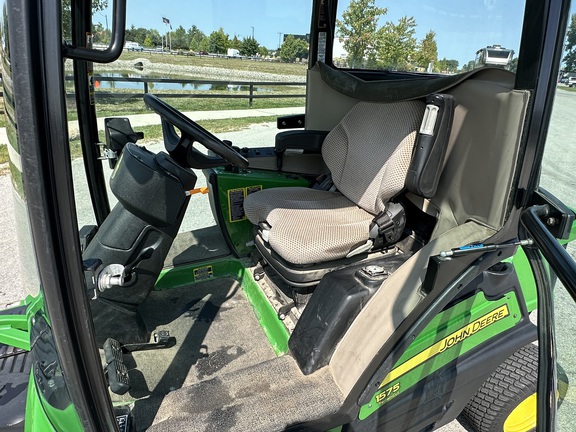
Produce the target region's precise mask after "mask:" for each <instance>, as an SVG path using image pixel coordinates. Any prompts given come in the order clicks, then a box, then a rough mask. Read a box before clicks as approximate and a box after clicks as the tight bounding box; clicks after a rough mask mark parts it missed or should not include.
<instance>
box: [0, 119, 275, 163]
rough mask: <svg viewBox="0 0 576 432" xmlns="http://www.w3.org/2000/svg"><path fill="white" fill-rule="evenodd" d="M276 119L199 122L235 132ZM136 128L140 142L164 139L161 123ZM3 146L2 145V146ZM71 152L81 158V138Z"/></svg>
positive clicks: (215, 131) (72, 143) (215, 129)
mask: <svg viewBox="0 0 576 432" xmlns="http://www.w3.org/2000/svg"><path fill="white" fill-rule="evenodd" d="M274 121H276V116H269V117H244V118H234V119H223V120H201V121H198V122H197V123H198V124H199V125H200V126H202V127H204V128H205V129H207V130H209V131H210V132H212V133H213V134H219V133H223V132H234V131H239V130H242V129H246V128H248V127H250V126H251V125H253V124H259V123H269V122H274ZM136 130H137V131H138V132H144V139H143V140H141V141H138V144H145V143H147V142H158V141H160V140H161V139H162V126H161V125H150V126H142V127H137V128H136ZM1 147H2V146H0V148H1ZM70 153H71V156H72V159H75V158H79V157H81V156H82V148H81V145H80V140H78V139H77V140H73V141H70ZM0 155H1V152H0ZM0 163H1V162H0Z"/></svg>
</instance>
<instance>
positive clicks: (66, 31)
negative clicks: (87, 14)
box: [62, 0, 108, 40]
mask: <svg viewBox="0 0 576 432" xmlns="http://www.w3.org/2000/svg"><path fill="white" fill-rule="evenodd" d="M71 3H72V0H62V37H63V38H64V39H65V40H72V6H71ZM107 7H108V0H92V15H94V14H95V13H96V12H100V11H102V10H104V9H106V8H107Z"/></svg>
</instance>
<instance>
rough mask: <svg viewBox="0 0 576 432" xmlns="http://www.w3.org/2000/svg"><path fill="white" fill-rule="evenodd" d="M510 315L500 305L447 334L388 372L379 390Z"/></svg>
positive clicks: (505, 306)
mask: <svg viewBox="0 0 576 432" xmlns="http://www.w3.org/2000/svg"><path fill="white" fill-rule="evenodd" d="M508 315H510V312H509V311H508V306H507V305H502V306H500V307H499V308H496V309H494V310H493V311H491V312H488V313H487V314H486V315H483V316H481V317H480V318H478V319H477V320H475V321H473V322H471V323H470V324H467V325H465V326H464V327H462V328H460V329H458V330H456V331H455V332H454V333H451V334H449V335H448V336H446V337H445V338H443V339H441V340H439V341H438V342H436V343H435V344H434V345H432V346H430V347H428V348H426V349H425V350H424V351H422V352H420V353H419V354H417V355H415V356H414V357H412V358H411V359H410V360H408V361H406V362H405V363H402V364H401V365H400V366H398V367H397V368H396V369H393V370H391V371H390V373H389V374H388V375H387V376H386V378H384V381H382V384H380V387H378V388H379V389H381V388H382V387H384V386H385V385H387V384H389V383H390V382H392V381H394V380H397V379H398V378H399V377H400V376H402V375H404V374H406V373H408V372H410V371H411V370H412V369H414V368H416V367H418V366H420V365H421V364H422V363H424V362H425V361H427V360H429V359H431V358H432V357H434V356H437V355H438V354H440V353H443V352H444V351H446V350H447V349H450V348H452V347H453V346H455V345H457V344H459V343H460V342H462V341H464V340H465V339H467V338H469V337H470V336H472V335H473V334H475V333H478V332H479V331H480V330H482V329H484V328H486V327H488V326H489V325H491V324H494V323H495V322H496V321H500V320H501V319H503V318H506V317H507V316H508Z"/></svg>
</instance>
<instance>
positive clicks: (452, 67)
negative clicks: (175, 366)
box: [434, 57, 458, 73]
mask: <svg viewBox="0 0 576 432" xmlns="http://www.w3.org/2000/svg"><path fill="white" fill-rule="evenodd" d="M434 69H435V70H436V71H437V72H442V73H456V72H457V71H458V60H448V59H447V58H446V57H444V58H443V59H442V60H439V61H438V62H436V67H435V68H434Z"/></svg>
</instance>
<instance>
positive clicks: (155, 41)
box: [144, 29, 162, 47]
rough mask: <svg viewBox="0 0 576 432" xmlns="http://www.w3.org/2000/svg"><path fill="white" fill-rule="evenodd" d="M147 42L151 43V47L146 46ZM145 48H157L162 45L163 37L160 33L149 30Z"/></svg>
mask: <svg viewBox="0 0 576 432" xmlns="http://www.w3.org/2000/svg"><path fill="white" fill-rule="evenodd" d="M146 41H148V42H149V43H150V45H146ZM144 44H145V46H149V47H156V46H158V45H162V36H161V35H160V32H159V31H158V30H156V29H149V30H148V31H147V32H146V38H145V39H144Z"/></svg>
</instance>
